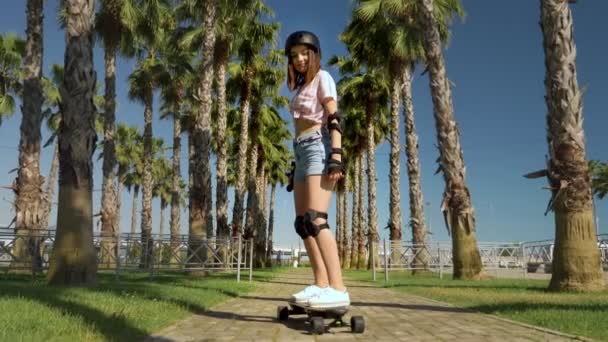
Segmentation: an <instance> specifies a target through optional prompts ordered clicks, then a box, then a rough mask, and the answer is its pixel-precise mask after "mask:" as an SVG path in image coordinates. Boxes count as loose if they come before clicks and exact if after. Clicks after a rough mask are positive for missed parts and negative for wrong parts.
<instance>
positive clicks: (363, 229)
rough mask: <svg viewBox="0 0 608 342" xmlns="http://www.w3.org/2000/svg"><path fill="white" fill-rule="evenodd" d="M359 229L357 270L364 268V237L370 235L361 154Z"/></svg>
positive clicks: (360, 156) (363, 165)
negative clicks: (366, 214)
mask: <svg viewBox="0 0 608 342" xmlns="http://www.w3.org/2000/svg"><path fill="white" fill-rule="evenodd" d="M357 158H359V172H358V175H359V228H358V229H357V232H358V238H357V243H358V246H357V269H361V268H364V267H365V264H366V256H367V250H366V248H365V245H366V241H365V236H366V235H368V234H369V233H370V231H369V230H368V222H367V218H366V216H365V175H364V174H365V162H364V160H363V158H364V156H363V153H360V154H359V156H358V157H357Z"/></svg>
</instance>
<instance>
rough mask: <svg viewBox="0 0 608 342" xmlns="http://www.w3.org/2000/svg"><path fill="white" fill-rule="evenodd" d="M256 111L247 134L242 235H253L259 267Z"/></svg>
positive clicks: (251, 236)
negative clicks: (245, 214) (247, 158)
mask: <svg viewBox="0 0 608 342" xmlns="http://www.w3.org/2000/svg"><path fill="white" fill-rule="evenodd" d="M256 116H257V115H256V112H255V111H254V113H253V115H252V118H253V120H252V121H251V127H250V131H251V134H250V135H249V137H250V142H249V146H250V147H249V162H248V163H247V167H248V174H247V209H246V210H247V217H246V218H245V219H246V221H245V232H244V236H245V239H250V238H253V237H255V240H254V243H255V245H254V259H253V260H254V266H255V267H259V265H260V264H259V262H260V261H261V260H260V254H259V251H260V241H259V239H258V236H257V234H256V233H257V229H256V227H257V226H256V224H257V222H256V221H257V219H258V218H259V216H258V211H257V208H258V205H259V202H260V199H259V191H258V188H257V181H256V174H257V171H258V164H259V163H258V162H259V160H258V153H259V149H258V142H257V134H258V122H257V120H256V119H255V118H256Z"/></svg>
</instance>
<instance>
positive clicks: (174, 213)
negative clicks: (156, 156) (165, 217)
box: [169, 115, 182, 265]
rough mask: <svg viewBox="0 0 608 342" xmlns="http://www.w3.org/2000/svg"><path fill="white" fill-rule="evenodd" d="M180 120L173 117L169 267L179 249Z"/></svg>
mask: <svg viewBox="0 0 608 342" xmlns="http://www.w3.org/2000/svg"><path fill="white" fill-rule="evenodd" d="M181 132H182V127H181V120H180V117H179V115H174V116H173V175H172V176H173V179H172V182H171V218H170V223H169V225H170V226H171V227H170V230H171V251H172V252H171V260H170V263H171V265H173V264H177V262H178V260H177V257H176V254H177V250H178V248H179V235H180V234H179V228H180V207H181V205H180V197H181V196H180V192H181V187H180V181H181V176H180V175H181V168H180V165H181V146H182V138H181Z"/></svg>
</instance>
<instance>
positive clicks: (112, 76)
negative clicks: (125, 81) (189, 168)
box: [100, 46, 118, 267]
mask: <svg viewBox="0 0 608 342" xmlns="http://www.w3.org/2000/svg"><path fill="white" fill-rule="evenodd" d="M104 59H105V71H106V79H105V108H104V109H105V110H104V115H103V117H104V122H103V135H104V138H103V140H104V142H103V182H102V193H101V237H102V246H101V250H100V251H101V256H100V260H101V262H102V263H104V264H105V265H106V267H111V264H115V263H113V262H112V260H113V258H114V256H115V255H116V251H115V248H116V242H115V241H114V238H115V236H116V231H117V230H118V221H117V216H116V193H115V187H114V181H115V172H114V166H115V165H116V154H115V151H116V148H115V143H114V135H115V133H116V132H115V130H116V129H115V126H114V121H115V109H116V101H115V98H116V49H114V48H113V47H111V46H106V49H105V54H104Z"/></svg>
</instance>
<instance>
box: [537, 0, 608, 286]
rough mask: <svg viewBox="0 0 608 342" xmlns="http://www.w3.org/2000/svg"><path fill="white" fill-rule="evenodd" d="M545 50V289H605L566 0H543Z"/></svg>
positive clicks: (580, 97)
mask: <svg viewBox="0 0 608 342" xmlns="http://www.w3.org/2000/svg"><path fill="white" fill-rule="evenodd" d="M540 3H541V11H540V13H541V29H542V33H543V47H544V51H545V88H546V93H547V95H546V96H545V100H546V102H547V109H548V112H547V141H548V144H549V160H548V162H547V164H548V165H547V170H546V172H545V174H546V176H547V178H548V179H549V184H550V187H551V191H552V197H551V201H550V205H549V209H552V210H553V211H554V212H555V248H554V250H553V264H552V270H553V271H552V275H551V282H550V284H549V289H550V290H554V291H600V290H603V289H604V279H603V274H602V269H601V262H600V256H599V249H598V248H597V237H596V231H595V227H594V226H595V225H594V222H593V204H592V200H593V199H592V192H591V182H590V178H589V174H588V165H587V161H586V159H585V132H584V130H583V110H582V93H581V91H580V89H579V86H578V81H577V76H576V62H575V56H576V47H575V45H574V37H573V36H572V33H573V28H572V14H571V11H570V8H569V7H568V2H567V1H566V0H541V2H540Z"/></svg>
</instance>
